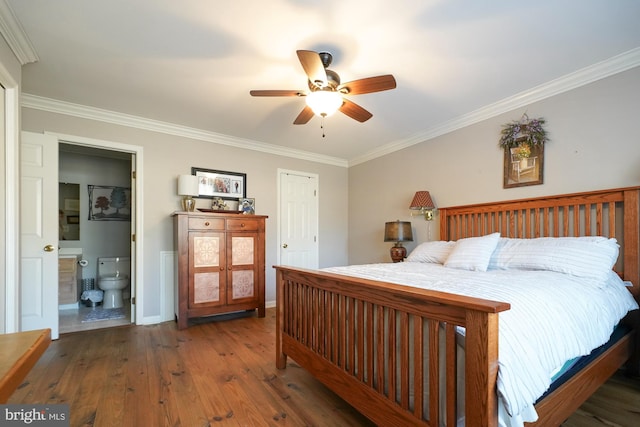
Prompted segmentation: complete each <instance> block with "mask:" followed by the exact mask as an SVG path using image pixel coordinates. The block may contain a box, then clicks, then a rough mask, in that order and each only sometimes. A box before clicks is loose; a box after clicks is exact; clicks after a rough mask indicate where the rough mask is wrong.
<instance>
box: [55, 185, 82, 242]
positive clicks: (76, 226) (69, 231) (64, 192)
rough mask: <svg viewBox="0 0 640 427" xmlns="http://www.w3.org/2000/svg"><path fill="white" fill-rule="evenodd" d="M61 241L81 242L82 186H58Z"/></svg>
mask: <svg viewBox="0 0 640 427" xmlns="http://www.w3.org/2000/svg"><path fill="white" fill-rule="evenodd" d="M58 198H59V200H58V202H59V203H58V206H59V210H58V215H59V219H58V229H59V234H60V237H59V239H60V240H80V184H69V183H66V182H61V183H59V185H58Z"/></svg>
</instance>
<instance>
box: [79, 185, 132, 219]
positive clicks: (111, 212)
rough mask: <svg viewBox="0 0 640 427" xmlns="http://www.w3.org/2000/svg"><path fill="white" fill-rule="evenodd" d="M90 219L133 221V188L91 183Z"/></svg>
mask: <svg viewBox="0 0 640 427" xmlns="http://www.w3.org/2000/svg"><path fill="white" fill-rule="evenodd" d="M88 188H89V221H131V188H125V187H113V186H106V185H89V186H88Z"/></svg>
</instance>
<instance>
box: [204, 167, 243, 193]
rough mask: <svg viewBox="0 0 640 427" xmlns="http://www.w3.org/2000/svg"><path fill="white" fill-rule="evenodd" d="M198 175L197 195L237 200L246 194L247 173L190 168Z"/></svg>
mask: <svg viewBox="0 0 640 427" xmlns="http://www.w3.org/2000/svg"><path fill="white" fill-rule="evenodd" d="M191 175H195V176H197V177H198V197H201V198H205V199H213V198H214V197H220V198H221V199H224V200H238V199H240V198H242V197H246V196H247V174H246V173H238V172H227V171H219V170H213V169H202V168H195V167H192V168H191Z"/></svg>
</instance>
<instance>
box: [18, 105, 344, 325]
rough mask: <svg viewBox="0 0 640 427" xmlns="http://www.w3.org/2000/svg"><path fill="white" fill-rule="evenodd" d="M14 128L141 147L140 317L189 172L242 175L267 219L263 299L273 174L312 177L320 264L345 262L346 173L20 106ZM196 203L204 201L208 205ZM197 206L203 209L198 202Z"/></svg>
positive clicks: (152, 296) (150, 303)
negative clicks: (315, 187)
mask: <svg viewBox="0 0 640 427" xmlns="http://www.w3.org/2000/svg"><path fill="white" fill-rule="evenodd" d="M22 114H23V117H22V122H23V125H22V128H23V130H25V131H31V132H43V131H48V132H55V133H61V134H67V135H75V136H80V137H84V138H94V139H99V140H106V141H111V142H117V143H123V144H131V145H137V146H141V147H143V159H144V164H143V172H144V178H143V182H142V187H143V195H144V200H143V204H144V218H143V221H144V222H143V224H144V260H143V263H144V272H143V274H144V281H145V283H144V295H143V297H144V310H145V313H144V317H153V316H158V315H159V314H160V299H159V298H160V296H159V294H160V292H159V284H160V276H159V275H160V273H161V272H160V271H159V270H160V269H159V262H160V253H161V252H162V251H172V250H173V223H172V219H171V217H170V215H171V213H172V212H174V211H176V210H179V209H181V208H180V198H179V196H177V195H176V187H177V184H176V179H177V176H178V175H180V174H190V173H191V167H192V166H195V167H200V168H207V169H218V170H227V171H234V172H244V173H246V174H247V197H254V198H255V199H256V213H258V214H261V215H268V216H269V219H268V220H267V260H266V265H267V269H266V270H267V272H266V273H267V285H266V286H267V291H266V300H267V301H274V300H275V287H274V283H275V274H274V272H273V268H272V266H273V265H274V264H276V261H277V250H278V248H277V247H276V240H277V235H276V229H277V220H278V219H277V169H278V168H283V169H290V170H297V171H304V172H309V173H314V174H318V176H319V194H320V199H319V201H320V216H319V220H320V224H319V225H320V233H321V236H322V237H321V239H320V266H328V265H335V264H341V263H345V262H346V259H347V237H346V236H347V202H348V201H347V194H348V193H347V188H348V186H347V175H348V172H347V169H346V168H342V167H336V166H329V165H325V164H320V163H315V162H311V161H306V160H298V159H294V158H288V157H282V156H276V155H271V154H265V153H261V152H257V151H251V150H243V149H238V148H234V147H229V146H224V145H219V144H214V143H211V142H203V141H197V140H193V139H187V138H182V137H176V136H171V135H166V134H161V133H155V132H150V131H146V130H139V129H133V128H128V127H124V126H118V125H113V124H108V123H102V122H97V121H92V120H86V119H80V118H75V117H70V116H66V115H61V114H55V113H49V112H44V111H40V110H34V109H29V108H23V111H22ZM201 202H206V203H210V201H208V200H204V199H203V200H202V201H201ZM198 206H201V207H210V204H209V205H208V206H205V205H198Z"/></svg>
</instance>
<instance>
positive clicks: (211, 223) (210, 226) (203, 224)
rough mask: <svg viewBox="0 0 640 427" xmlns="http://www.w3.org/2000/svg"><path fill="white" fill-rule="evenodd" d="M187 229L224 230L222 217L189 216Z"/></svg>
mask: <svg viewBox="0 0 640 427" xmlns="http://www.w3.org/2000/svg"><path fill="white" fill-rule="evenodd" d="M189 230H224V219H223V218H206V217H193V218H189Z"/></svg>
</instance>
